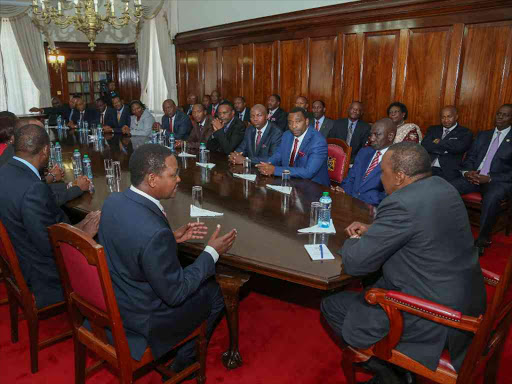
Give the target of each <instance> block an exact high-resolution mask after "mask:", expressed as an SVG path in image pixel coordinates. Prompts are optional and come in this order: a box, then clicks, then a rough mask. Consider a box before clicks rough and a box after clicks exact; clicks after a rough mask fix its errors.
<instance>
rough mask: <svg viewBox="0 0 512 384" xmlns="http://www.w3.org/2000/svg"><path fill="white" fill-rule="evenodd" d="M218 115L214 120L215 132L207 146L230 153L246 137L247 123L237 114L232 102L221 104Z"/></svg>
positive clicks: (213, 149) (216, 150)
mask: <svg viewBox="0 0 512 384" xmlns="http://www.w3.org/2000/svg"><path fill="white" fill-rule="evenodd" d="M218 115H219V117H217V118H215V119H213V121H212V127H213V131H214V132H213V134H212V135H211V136H210V138H209V139H208V142H207V143H206V147H207V148H208V149H209V150H210V151H215V152H222V153H225V154H226V155H229V154H230V153H231V152H233V151H234V150H235V148H236V147H238V145H239V144H240V143H241V142H242V140H243V139H244V134H245V124H244V123H243V122H241V121H240V120H239V119H238V118H237V117H236V116H235V108H234V107H233V104H231V103H230V102H224V103H222V104H220V105H219V110H218Z"/></svg>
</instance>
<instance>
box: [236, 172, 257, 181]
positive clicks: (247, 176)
mask: <svg viewBox="0 0 512 384" xmlns="http://www.w3.org/2000/svg"><path fill="white" fill-rule="evenodd" d="M233 176H235V177H239V178H241V179H245V180H249V181H255V180H256V175H252V174H246V173H233Z"/></svg>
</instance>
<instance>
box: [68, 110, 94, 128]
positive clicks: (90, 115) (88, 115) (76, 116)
mask: <svg viewBox="0 0 512 384" xmlns="http://www.w3.org/2000/svg"><path fill="white" fill-rule="evenodd" d="M78 120H80V112H78V110H75V111H74V112H73V118H72V121H73V122H74V123H75V124H78ZM84 121H87V123H88V124H89V128H90V127H91V126H92V125H93V124H98V122H99V121H100V118H99V116H98V111H96V110H95V109H85V112H84Z"/></svg>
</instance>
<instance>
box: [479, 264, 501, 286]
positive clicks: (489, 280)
mask: <svg viewBox="0 0 512 384" xmlns="http://www.w3.org/2000/svg"><path fill="white" fill-rule="evenodd" d="M482 274H483V275H484V281H485V283H486V284H489V285H492V286H493V287H495V286H497V285H498V283H499V282H500V275H498V274H497V273H494V272H491V271H488V270H487V269H484V268H482Z"/></svg>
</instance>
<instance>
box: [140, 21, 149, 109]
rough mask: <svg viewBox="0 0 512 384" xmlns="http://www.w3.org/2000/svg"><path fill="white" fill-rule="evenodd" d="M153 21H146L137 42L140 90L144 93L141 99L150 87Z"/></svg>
mask: <svg viewBox="0 0 512 384" xmlns="http://www.w3.org/2000/svg"><path fill="white" fill-rule="evenodd" d="M150 21H151V20H145V21H143V22H142V27H140V33H139V34H138V35H139V36H138V40H137V60H138V62H139V79H140V89H141V92H142V95H141V99H143V95H144V94H145V92H146V88H147V86H148V75H149V54H150V43H151V28H150V27H151V23H150Z"/></svg>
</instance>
